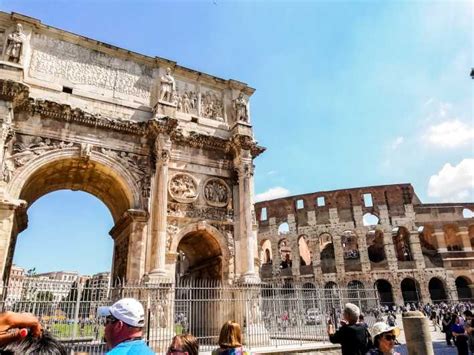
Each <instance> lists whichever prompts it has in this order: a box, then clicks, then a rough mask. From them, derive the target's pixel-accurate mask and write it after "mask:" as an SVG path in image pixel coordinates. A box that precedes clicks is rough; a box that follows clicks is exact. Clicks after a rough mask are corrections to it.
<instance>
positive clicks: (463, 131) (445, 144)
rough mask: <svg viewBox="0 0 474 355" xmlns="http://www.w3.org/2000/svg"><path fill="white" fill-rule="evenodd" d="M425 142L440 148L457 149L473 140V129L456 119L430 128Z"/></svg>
mask: <svg viewBox="0 0 474 355" xmlns="http://www.w3.org/2000/svg"><path fill="white" fill-rule="evenodd" d="M424 138H425V140H426V141H427V142H429V143H430V144H432V145H435V146H437V147H441V148H457V147H460V146H463V145H465V144H468V143H472V141H473V140H474V127H472V126H469V125H468V124H466V123H464V122H461V121H460V120H458V119H454V120H449V121H444V122H441V123H439V124H436V125H433V126H430V127H429V128H428V133H427V134H426V135H425V136H424Z"/></svg>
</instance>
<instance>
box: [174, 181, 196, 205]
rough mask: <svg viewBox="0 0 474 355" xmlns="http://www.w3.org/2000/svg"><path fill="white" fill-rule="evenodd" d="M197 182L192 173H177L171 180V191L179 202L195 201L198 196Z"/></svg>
mask: <svg viewBox="0 0 474 355" xmlns="http://www.w3.org/2000/svg"><path fill="white" fill-rule="evenodd" d="M197 186H198V185H197V182H196V180H194V178H193V177H192V176H191V175H187V174H176V175H174V176H173V177H172V178H171V180H170V182H169V188H168V190H169V193H170V195H171V197H173V198H174V199H175V200H176V201H178V202H184V203H189V202H193V201H195V200H196V199H197V197H198V189H197Z"/></svg>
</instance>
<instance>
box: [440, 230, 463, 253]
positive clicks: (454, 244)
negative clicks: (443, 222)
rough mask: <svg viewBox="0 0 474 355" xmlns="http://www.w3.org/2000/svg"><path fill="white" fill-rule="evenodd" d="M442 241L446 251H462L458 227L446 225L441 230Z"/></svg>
mask: <svg viewBox="0 0 474 355" xmlns="http://www.w3.org/2000/svg"><path fill="white" fill-rule="evenodd" d="M443 230H444V240H445V241H446V248H447V249H448V251H460V250H462V249H463V248H462V239H461V236H460V234H459V233H458V232H459V228H458V226H454V225H447V226H445V227H444V228H443Z"/></svg>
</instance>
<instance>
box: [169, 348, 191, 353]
mask: <svg viewBox="0 0 474 355" xmlns="http://www.w3.org/2000/svg"><path fill="white" fill-rule="evenodd" d="M166 354H167V355H189V353H188V352H187V351H183V350H179V349H175V348H169V349H168V352H167V353H166Z"/></svg>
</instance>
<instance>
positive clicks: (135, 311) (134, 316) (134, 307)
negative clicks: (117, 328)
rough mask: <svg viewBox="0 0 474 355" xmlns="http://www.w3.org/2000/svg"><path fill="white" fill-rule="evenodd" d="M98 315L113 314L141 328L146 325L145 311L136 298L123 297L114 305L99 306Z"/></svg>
mask: <svg viewBox="0 0 474 355" xmlns="http://www.w3.org/2000/svg"><path fill="white" fill-rule="evenodd" d="M97 315H98V316H99V317H107V316H110V315H111V316H113V317H115V318H117V319H118V320H121V321H122V322H124V323H126V324H128V325H130V326H132V327H139V328H141V327H143V326H144V325H145V311H144V310H143V306H142V304H141V303H140V302H138V301H137V300H136V299H135V298H122V299H121V300H119V301H117V302H115V303H114V304H113V305H112V306H107V307H99V308H98V309H97Z"/></svg>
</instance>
